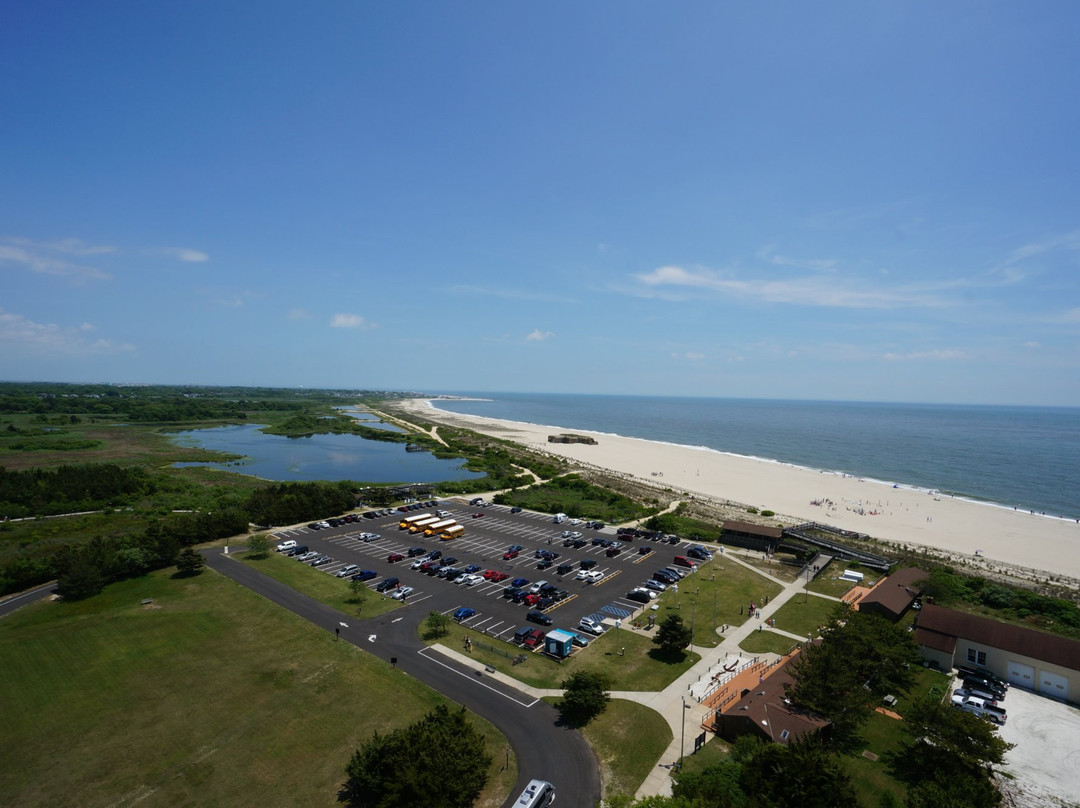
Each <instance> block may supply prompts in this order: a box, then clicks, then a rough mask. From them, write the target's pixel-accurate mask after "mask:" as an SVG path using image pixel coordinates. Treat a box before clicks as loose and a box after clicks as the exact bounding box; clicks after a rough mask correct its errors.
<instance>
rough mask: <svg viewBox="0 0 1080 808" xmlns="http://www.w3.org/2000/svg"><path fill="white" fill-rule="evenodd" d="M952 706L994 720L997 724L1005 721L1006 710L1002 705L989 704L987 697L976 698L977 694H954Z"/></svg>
mask: <svg viewBox="0 0 1080 808" xmlns="http://www.w3.org/2000/svg"><path fill="white" fill-rule="evenodd" d="M952 706H953V707H956V708H958V709H960V710H967V711H968V712H969V713H972V714H974V715H977V716H979V718H985V719H987V720H989V721H993V722H994V723H995V724H1004V723H1005V719H1006V715H1005V711H1004V710H1003V709H1001V708H1000V707H994V706H991V705H989V704H987V703H986V700H985V699H980V698H976V697H975V696H961V695H954V696H953V697H952Z"/></svg>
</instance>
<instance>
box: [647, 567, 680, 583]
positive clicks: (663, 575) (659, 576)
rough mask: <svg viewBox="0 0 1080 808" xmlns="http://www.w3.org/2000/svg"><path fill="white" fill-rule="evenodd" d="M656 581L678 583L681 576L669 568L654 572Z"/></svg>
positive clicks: (653, 575)
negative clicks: (671, 571) (668, 569)
mask: <svg viewBox="0 0 1080 808" xmlns="http://www.w3.org/2000/svg"><path fill="white" fill-rule="evenodd" d="M652 577H653V580H654V581H661V582H663V583H665V584H667V585H668V586H670V585H671V584H677V583H678V582H679V576H678V575H675V574H674V573H670V572H668V571H667V570H657V571H656V572H654V573H653V574H652Z"/></svg>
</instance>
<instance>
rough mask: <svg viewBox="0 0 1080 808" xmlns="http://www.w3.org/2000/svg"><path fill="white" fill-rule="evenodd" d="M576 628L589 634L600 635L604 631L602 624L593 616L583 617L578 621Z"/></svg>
mask: <svg viewBox="0 0 1080 808" xmlns="http://www.w3.org/2000/svg"><path fill="white" fill-rule="evenodd" d="M578 628H580V629H581V630H582V631H587V632H589V633H590V634H596V635H600V634H603V633H604V624H603V623H601V622H600V621H599V620H597V619H596V618H595V617H583V618H581V620H580V621H579V622H578Z"/></svg>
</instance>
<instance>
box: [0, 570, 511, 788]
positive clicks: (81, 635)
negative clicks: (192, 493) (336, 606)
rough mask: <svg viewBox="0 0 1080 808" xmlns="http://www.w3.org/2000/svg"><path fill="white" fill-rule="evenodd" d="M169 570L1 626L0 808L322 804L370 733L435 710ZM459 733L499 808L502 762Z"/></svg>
mask: <svg viewBox="0 0 1080 808" xmlns="http://www.w3.org/2000/svg"><path fill="white" fill-rule="evenodd" d="M169 572H170V571H164V572H160V573H155V574H152V575H148V576H146V577H144V578H140V579H137V580H133V581H125V582H122V583H119V584H115V585H113V586H110V587H109V588H108V589H107V590H106V591H105V592H104V593H103V594H102V595H100V596H98V597H96V598H92V599H90V600H87V601H83V602H81V603H73V604H63V603H39V604H35V605H33V606H28V607H26V608H25V609H22V610H20V611H18V612H15V613H14V614H12V615H9V616H8V617H6V618H4V619H3V620H0V715H2V724H0V727H2V729H0V759H3V760H4V775H3V777H0V805H11V806H16V805H17V806H20V807H21V808H29V807H31V806H43V808H44V806H49V807H50V808H52V807H53V806H58V805H64V806H110V807H111V808H123V807H124V806H133V805H136V804H138V805H140V806H188V805H190V806H196V805H197V806H210V805H222V806H225V805H228V806H247V805H251V806H283V808H284V807H285V806H289V808H291V807H292V806H298V805H332V804H334V803H335V800H336V794H337V790H338V788H339V786H340V785H341V783H342V781H343V779H344V768H345V764H346V763H347V762H348V760H349V757H350V756H351V754H352V752H353V751H354V750H355V748H356V747H357V746H358V745H359V744H360V743H362V742H364V741H365V740H367V739H368V738H370V737H371V734H372V732H373V731H374V730H379V731H380V732H384V731H388V730H391V729H394V728H396V727H400V726H404V725H405V724H408V723H411V722H413V721H415V720H417V719H418V718H420V717H421V716H422V715H423V714H424V713H426V712H428V711H429V710H430V709H432V708H433V707H434V706H435V705H436V704H439V703H442V702H444V701H445V700H444V699H442V697H441V696H439V695H438V694H437V693H435V692H433V691H431V690H429V689H428V688H426V687H424V686H422V685H420V684H418V683H417V682H416V681H415V680H413V679H412V678H410V677H408V676H406V675H404V674H402V673H401V672H400V671H395V670H392V669H391V668H390V667H389V666H388V665H387V664H386V663H384V662H382V661H380V660H377V659H375V658H374V657H372V656H370V655H368V654H365V653H364V652H362V651H360V650H359V649H357V648H355V647H353V646H351V645H349V644H348V643H345V642H335V641H334V638H333V635H330V634H329V633H328V632H325V631H319V630H317V629H312V628H311V627H310V626H309V624H308V623H306V622H305V621H303V620H301V619H300V618H298V617H295V616H294V615H292V614H290V613H288V612H285V611H283V610H281V609H279V608H277V607H275V606H274V605H273V604H272V603H270V602H269V601H266V600H264V599H263V598H260V597H258V596H257V595H255V594H253V593H251V592H249V591H248V590H246V589H244V588H243V587H241V586H239V585H238V584H235V583H234V582H232V581H229V580H228V579H225V578H222V577H220V576H218V575H217V574H216V573H214V572H212V571H209V570H207V571H205V572H203V573H202V574H201V575H199V576H197V577H195V578H186V579H173V578H171V577H170V575H169ZM146 598H153V603H152V604H150V605H143V604H142V601H143V599H146ZM450 706H451V708H452V709H454V705H453V704H451V705H450ZM471 720H472V721H473V723H474V724H475V725H476V726H477V727H478V728H480V729H481V731H482V732H484V733H485V735H486V737H487V738H488V748H489V752H490V753H491V754H492V755H493V756H494V760H493V763H492V767H491V775H492V779H491V780H489V787H488V791H487V792H486V793H485V799H483V800H482V801H481V802H482V804H484V805H488V806H494V805H499V804H501V802H502V800H503V799H504V798H505V796H506V794H507V792H508V791H509V788H510V786H511V785H512V784H513V781H514V780H515V779H516V768H515V764H514V762H513V761H511V767H510V770H509V771H507V772H503V773H500V769H501V768H502V765H503V763H504V762H505V753H504V749H505V747H506V742H505V739H504V738H503V736H502V735H501V734H499V733H498V732H497V731H496V730H495V729H494V727H492V726H491V725H489V724H486V723H484V722H482V721H480V720H479V719H477V718H476V717H472V718H471Z"/></svg>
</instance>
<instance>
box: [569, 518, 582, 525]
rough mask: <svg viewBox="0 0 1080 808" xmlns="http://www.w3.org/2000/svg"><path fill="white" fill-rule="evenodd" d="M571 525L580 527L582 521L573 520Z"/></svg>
mask: <svg viewBox="0 0 1080 808" xmlns="http://www.w3.org/2000/svg"><path fill="white" fill-rule="evenodd" d="M570 524H572V525H580V524H581V520H580V519H571V520H570Z"/></svg>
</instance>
